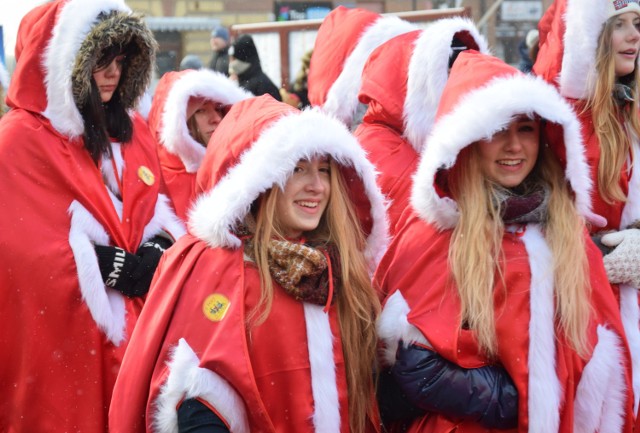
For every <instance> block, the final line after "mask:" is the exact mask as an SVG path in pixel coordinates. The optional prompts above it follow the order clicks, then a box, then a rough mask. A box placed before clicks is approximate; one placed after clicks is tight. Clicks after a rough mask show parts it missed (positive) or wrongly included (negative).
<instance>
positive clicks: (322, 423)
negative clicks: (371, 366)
mask: <svg viewBox="0 0 640 433" xmlns="http://www.w3.org/2000/svg"><path fill="white" fill-rule="evenodd" d="M304 318H305V324H306V328H307V348H308V350H309V365H310V367H311V388H312V392H313V403H314V409H315V410H314V413H313V416H312V419H313V425H314V427H315V431H316V433H334V432H339V431H340V401H339V400H338V384H337V382H336V367H335V363H333V362H331V360H333V359H334V355H333V340H334V337H333V334H332V333H331V325H330V324H329V315H328V314H326V313H325V312H324V311H323V307H321V306H319V305H311V304H308V303H306V302H305V303H304ZM344 421H345V422H347V423H348V422H349V420H344Z"/></svg>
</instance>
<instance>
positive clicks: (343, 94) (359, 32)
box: [307, 6, 416, 126]
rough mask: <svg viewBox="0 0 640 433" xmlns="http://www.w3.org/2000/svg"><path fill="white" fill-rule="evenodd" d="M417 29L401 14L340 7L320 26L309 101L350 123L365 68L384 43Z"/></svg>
mask: <svg viewBox="0 0 640 433" xmlns="http://www.w3.org/2000/svg"><path fill="white" fill-rule="evenodd" d="M412 30H416V27H415V26H413V25H412V24H410V23H408V22H406V21H403V20H401V19H399V18H398V17H393V16H387V17H382V16H380V15H378V14H376V13H373V12H369V11H366V10H364V9H358V8H353V9H347V8H345V7H344V6H338V7H337V8H335V9H334V10H332V11H331V13H330V14H329V15H327V16H326V17H325V19H324V20H323V21H322V25H321V26H320V28H319V29H318V35H317V36H316V42H315V45H314V47H313V56H311V64H310V66H309V76H308V79H307V86H308V96H309V102H310V103H311V105H312V106H314V107H316V106H317V107H322V108H323V109H324V110H326V111H327V112H328V113H331V114H333V115H335V116H336V117H337V118H338V119H340V120H341V121H342V122H344V123H345V124H346V125H348V126H350V125H351V123H352V121H353V118H354V115H355V112H356V109H357V107H358V90H360V83H361V74H362V68H363V67H364V64H365V62H366V61H367V58H368V57H369V54H371V52H372V51H373V50H374V49H375V48H376V47H378V46H379V45H380V44H382V43H383V42H385V41H387V40H389V39H391V38H393V37H394V36H397V35H400V34H402V33H406V32H410V31H412Z"/></svg>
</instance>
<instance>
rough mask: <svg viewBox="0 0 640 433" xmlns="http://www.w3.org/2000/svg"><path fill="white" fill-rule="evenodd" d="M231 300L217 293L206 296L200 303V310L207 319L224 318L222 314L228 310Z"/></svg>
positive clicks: (216, 320)
mask: <svg viewBox="0 0 640 433" xmlns="http://www.w3.org/2000/svg"><path fill="white" fill-rule="evenodd" d="M230 305H231V302H230V301H229V298H227V297H226V296H224V295H221V294H219V293H214V294H213V295H209V296H207V298H206V299H205V300H204V303H203V304H202V311H203V312H204V315H205V316H206V317H207V319H209V320H211V321H213V322H219V321H221V320H222V319H224V316H225V315H226V314H227V311H228V310H229V306H230Z"/></svg>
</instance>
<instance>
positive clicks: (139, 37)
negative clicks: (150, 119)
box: [7, 0, 157, 138]
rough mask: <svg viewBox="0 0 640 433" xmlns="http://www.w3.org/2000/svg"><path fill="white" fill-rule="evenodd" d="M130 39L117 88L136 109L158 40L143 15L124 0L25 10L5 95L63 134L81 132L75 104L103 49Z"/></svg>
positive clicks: (64, 1)
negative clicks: (129, 53)
mask: <svg viewBox="0 0 640 433" xmlns="http://www.w3.org/2000/svg"><path fill="white" fill-rule="evenodd" d="M129 42H132V43H133V44H134V45H135V46H136V47H137V51H138V54H136V55H134V56H129V57H128V58H127V68H126V69H125V71H123V75H122V77H121V79H120V85H119V87H118V92H119V93H120V97H121V100H122V103H123V105H124V106H125V107H126V108H127V109H131V108H134V107H135V105H136V103H137V101H138V99H139V98H140V97H141V96H142V94H143V93H144V91H145V90H146V88H147V86H148V85H149V82H150V80H151V73H152V70H153V65H154V61H155V51H156V45H157V44H156V42H155V39H154V38H153V34H152V33H151V31H150V30H149V29H148V28H147V26H146V25H145V24H144V22H143V21H142V19H141V17H140V16H138V15H136V14H134V13H132V11H131V9H130V8H129V7H128V6H127V5H126V4H125V3H124V1H123V0H100V1H95V0H56V1H52V2H49V3H45V4H44V5H42V6H39V7H37V8H35V9H33V10H32V11H31V12H29V13H28V14H27V15H26V16H25V17H24V18H23V20H22V22H21V23H20V28H19V30H18V37H17V43H16V53H15V54H16V62H17V63H16V70H15V72H14V75H13V82H12V86H11V89H10V91H9V95H8V98H7V101H8V104H9V106H10V107H12V108H23V109H26V110H29V111H33V112H36V113H39V114H41V115H43V116H44V117H46V118H47V119H49V121H50V122H51V125H52V126H53V127H54V128H55V129H56V130H57V131H58V132H59V133H61V134H62V135H65V136H69V137H71V138H73V137H77V136H80V135H82V133H83V131H84V124H83V120H82V116H81V115H80V112H79V110H78V105H79V104H80V103H81V102H82V101H84V100H85V98H86V97H87V95H88V94H89V90H90V83H91V77H92V71H93V69H94V67H95V65H96V63H97V61H98V60H99V58H100V56H101V54H102V52H103V51H104V49H105V48H107V47H108V46H110V45H112V44H126V43H129Z"/></svg>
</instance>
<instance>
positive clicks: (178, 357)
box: [152, 338, 250, 433]
mask: <svg viewBox="0 0 640 433" xmlns="http://www.w3.org/2000/svg"><path fill="white" fill-rule="evenodd" d="M199 364H200V361H199V359H198V356H197V355H196V354H195V352H194V351H193V349H192V348H191V347H190V346H189V344H188V343H187V342H186V340H185V339H184V338H181V339H180V341H179V342H178V344H177V346H176V347H175V348H174V349H173V351H172V353H171V359H170V360H169V362H168V367H169V375H168V377H167V380H166V382H165V383H164V384H163V385H162V389H161V391H160V394H159V395H158V397H157V399H156V401H155V402H154V410H155V412H154V413H153V415H152V422H153V426H154V428H155V430H154V431H157V432H158V433H177V432H178V413H177V410H176V408H177V406H178V404H179V403H180V402H181V401H182V400H183V399H189V398H196V397H199V398H201V399H203V400H206V401H207V402H208V403H210V404H211V405H212V406H213V407H214V408H215V409H216V411H217V413H218V414H219V415H220V416H221V417H222V418H223V420H224V421H225V422H226V423H227V425H228V426H229V430H230V431H231V433H249V431H250V430H249V421H248V418H247V412H246V408H245V406H244V401H243V400H242V398H241V397H240V396H239V395H238V393H237V392H236V391H235V389H234V388H233V387H232V386H231V385H230V384H229V382H227V381H226V380H225V379H223V378H222V377H221V376H219V375H218V374H216V373H215V372H213V371H211V370H208V369H205V368H200V366H199Z"/></svg>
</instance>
